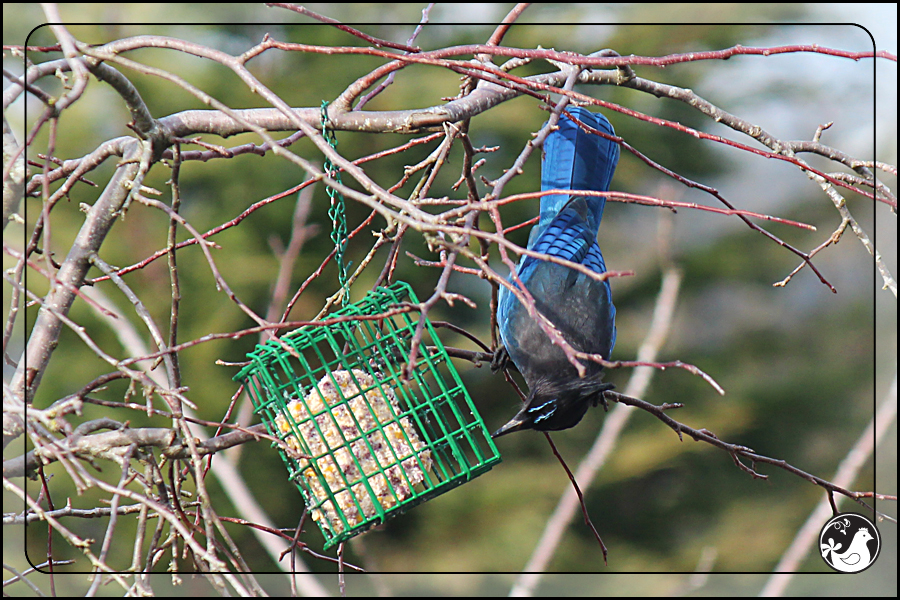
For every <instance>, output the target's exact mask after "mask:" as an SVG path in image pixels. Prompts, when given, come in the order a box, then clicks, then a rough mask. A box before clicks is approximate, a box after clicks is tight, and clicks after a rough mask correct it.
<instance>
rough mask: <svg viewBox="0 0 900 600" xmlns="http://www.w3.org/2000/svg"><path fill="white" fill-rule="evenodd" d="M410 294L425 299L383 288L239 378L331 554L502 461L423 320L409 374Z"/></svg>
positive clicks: (292, 339)
mask: <svg viewBox="0 0 900 600" xmlns="http://www.w3.org/2000/svg"><path fill="white" fill-rule="evenodd" d="M406 299H409V300H410V301H411V302H418V300H417V299H416V297H415V294H413V291H412V289H411V288H410V287H409V285H408V284H406V283H403V282H397V283H395V284H393V285H391V286H390V287H381V288H377V289H376V290H374V291H371V292H369V293H368V294H367V295H366V296H365V298H363V299H362V300H360V301H359V302H356V303H355V304H350V305H348V306H346V307H344V308H343V309H341V310H339V311H336V312H335V313H332V314H331V315H329V317H328V321H329V322H330V323H329V324H327V325H324V326H319V327H312V326H307V327H301V328H299V329H297V330H295V331H292V332H290V333H288V334H286V335H285V336H284V337H282V338H281V339H280V342H279V341H278V340H272V341H269V342H267V343H266V344H262V345H258V346H257V347H256V349H255V350H254V351H253V352H251V353H250V354H248V358H249V359H250V364H249V365H247V366H246V367H244V368H243V369H242V370H241V371H240V372H239V373H238V374H237V375H236V376H235V377H234V378H235V380H239V381H242V382H243V383H244V384H245V385H246V388H247V390H248V392H249V393H250V397H251V398H252V400H253V403H254V406H255V411H256V412H257V413H258V414H259V415H260V417H261V419H262V421H263V422H264V423H265V424H266V428H267V429H268V430H269V433H270V434H271V435H272V436H274V437H277V438H278V439H280V440H282V441H283V444H278V448H279V452H280V453H281V457H282V459H284V463H285V465H286V466H287V469H288V473H289V477H290V480H291V481H293V482H294V483H295V484H296V485H297V487H298V488H299V489H300V492H301V493H302V494H303V497H304V500H305V502H306V506H307V509H308V511H309V514H310V515H311V516H312V518H313V519H314V520H315V521H316V522H317V523H318V525H319V528H320V529H321V530H322V534H323V535H324V536H325V548H326V549H327V548H330V547H331V546H333V545H335V544H337V543H340V542H343V541H345V540H347V539H349V538H351V537H353V536H355V535H357V534H360V533H363V532H364V531H366V530H368V529H369V528H371V527H373V526H375V525H378V524H380V523H383V522H385V521H386V520H388V519H390V518H392V517H395V516H397V515H399V514H402V513H403V512H405V511H407V510H409V509H410V508H412V507H414V506H416V505H418V504H421V503H422V502H424V501H426V500H429V499H431V498H434V497H435V496H439V495H440V494H443V493H444V492H447V491H449V490H451V489H453V488H455V487H456V486H458V485H461V484H463V483H465V482H467V481H470V480H471V479H473V478H475V477H477V476H478V475H481V474H482V473H485V472H486V471H488V470H490V469H491V467H493V466H494V465H495V464H497V463H499V462H500V454H499V453H498V451H497V448H496V446H494V443H493V441H492V440H491V437H490V434H489V432H488V430H487V428H486V427H485V424H484V421H483V420H482V419H481V417H480V416H479V414H478V411H477V410H476V409H475V406H474V404H473V403H472V399H471V397H470V396H469V393H468V391H467V390H466V388H465V387H464V386H463V384H462V381H461V380H460V378H459V374H458V373H457V372H456V369H455V368H454V366H453V364H452V363H451V362H450V359H449V356H448V355H447V351H446V350H445V349H444V346H443V345H442V344H441V341H440V339H438V337H437V335H435V333H434V329H433V328H432V326H431V323H429V322H428V321H427V319H426V321H425V328H424V331H423V336H422V342H421V343H420V344H419V347H418V351H417V355H416V358H415V364H414V365H412V368H411V369H409V371H407V370H406V369H407V364H408V362H409V355H410V346H411V342H412V338H413V335H414V333H415V331H416V327H417V325H418V320H419V319H418V314H417V313H411V312H395V311H392V310H391V309H392V308H397V307H398V305H401V303H402V302H403V301H404V300H406ZM392 313H393V314H392ZM289 349H290V350H289ZM407 378H408V379H407ZM285 446H287V448H285Z"/></svg>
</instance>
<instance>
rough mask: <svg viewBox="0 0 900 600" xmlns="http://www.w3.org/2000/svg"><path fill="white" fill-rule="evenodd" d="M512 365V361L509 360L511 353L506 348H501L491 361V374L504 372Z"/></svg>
mask: <svg viewBox="0 0 900 600" xmlns="http://www.w3.org/2000/svg"><path fill="white" fill-rule="evenodd" d="M510 364H512V360H511V359H510V358H509V352H507V351H506V346H500V347H499V348H497V350H496V351H495V352H494V357H493V358H492V359H491V373H496V372H498V371H502V370H503V369H505V368H506V367H508V366H510Z"/></svg>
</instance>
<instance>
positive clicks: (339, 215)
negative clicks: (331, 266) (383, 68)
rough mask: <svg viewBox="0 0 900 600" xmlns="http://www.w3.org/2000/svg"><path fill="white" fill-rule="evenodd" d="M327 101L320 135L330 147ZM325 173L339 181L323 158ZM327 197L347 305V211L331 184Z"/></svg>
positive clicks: (332, 138)
mask: <svg viewBox="0 0 900 600" xmlns="http://www.w3.org/2000/svg"><path fill="white" fill-rule="evenodd" d="M327 107H328V101H327V100H323V101H322V136H323V137H324V138H325V140H326V141H327V142H328V144H329V145H330V146H331V147H332V148H337V136H335V135H334V131H333V130H331V129H328V127H327V125H328V112H327V110H326V109H327ZM325 175H327V176H328V177H329V178H330V179H332V180H333V181H336V182H338V183H341V172H340V170H339V169H338V168H337V167H336V166H335V165H334V163H332V162H331V160H330V159H329V158H328V157H326V158H325ZM327 190H328V197H329V198H330V199H331V208H329V209H328V216H329V217H331V241H332V242H334V260H335V261H336V262H337V266H338V283H340V284H341V290H342V291H343V294H342V295H341V305H342V306H347V304H348V302H349V301H350V287H349V286H348V285H347V268H348V267H349V266H350V265H349V264H347V263H345V262H344V252H345V251H346V250H347V211H346V207H345V203H344V196H343V194H341V193H340V192H339V191H337V190H336V189H334V188H333V187H331V186H328V187H327Z"/></svg>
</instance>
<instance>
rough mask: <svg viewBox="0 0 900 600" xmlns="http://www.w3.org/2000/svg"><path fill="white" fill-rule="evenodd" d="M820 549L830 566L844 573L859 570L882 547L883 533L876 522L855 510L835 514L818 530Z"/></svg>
mask: <svg viewBox="0 0 900 600" xmlns="http://www.w3.org/2000/svg"><path fill="white" fill-rule="evenodd" d="M819 551H820V552H821V553H822V559H824V560H825V562H826V563H828V566H829V567H831V568H832V569H834V570H835V571H840V572H841V573H859V572H860V571H863V570H865V569H867V568H868V567H869V565H871V564H872V563H873V562H875V559H876V558H878V553H879V552H880V551H881V534H880V533H878V528H876V527H875V523H873V522H872V521H870V520H869V519H867V518H866V517H864V516H862V515H859V514H856V513H841V514H839V515H837V516H836V517H832V518H831V520H829V521H828V522H827V523H825V526H824V527H823V528H822V532H821V533H820V534H819Z"/></svg>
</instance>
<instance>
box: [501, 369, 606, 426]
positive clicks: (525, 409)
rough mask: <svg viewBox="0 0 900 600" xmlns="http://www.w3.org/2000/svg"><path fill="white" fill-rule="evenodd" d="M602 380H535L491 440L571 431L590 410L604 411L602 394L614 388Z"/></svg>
mask: <svg viewBox="0 0 900 600" xmlns="http://www.w3.org/2000/svg"><path fill="white" fill-rule="evenodd" d="M601 377H602V375H597V376H594V377H590V378H587V379H578V378H577V377H576V378H570V379H566V380H563V381H560V380H559V379H558V378H549V377H547V378H540V379H538V380H536V381H535V382H534V383H533V384H532V386H531V389H530V390H529V393H528V398H527V400H526V401H525V404H524V406H522V409H521V410H520V411H519V412H518V413H517V414H516V416H514V417H513V418H512V419H510V421H509V422H508V423H507V424H506V425H504V426H503V427H501V428H500V429H498V430H497V431H495V432H494V434H493V435H491V437H493V438H496V437H500V436H501V435H506V434H507V433H512V432H514V431H521V430H523V429H536V430H538V431H559V430H560V429H568V428H570V427H574V426H575V425H577V424H578V422H579V421H581V419H582V417H584V414H585V413H586V412H587V409H588V408H590V407H591V406H597V404H603V407H604V408H606V400H605V399H604V398H603V392H605V391H606V390H610V389H612V388H613V387H614V386H613V384H611V383H603V381H602V379H601Z"/></svg>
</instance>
